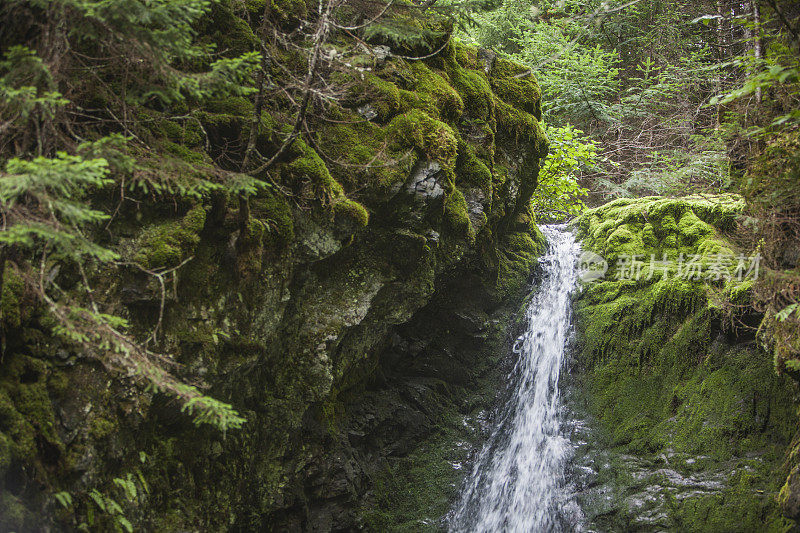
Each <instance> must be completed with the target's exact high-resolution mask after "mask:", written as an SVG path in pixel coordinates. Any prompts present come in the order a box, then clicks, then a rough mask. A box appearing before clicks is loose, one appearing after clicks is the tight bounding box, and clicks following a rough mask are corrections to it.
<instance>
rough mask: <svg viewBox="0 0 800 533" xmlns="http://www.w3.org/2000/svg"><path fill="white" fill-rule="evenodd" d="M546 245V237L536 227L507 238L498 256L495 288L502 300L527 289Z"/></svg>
mask: <svg viewBox="0 0 800 533" xmlns="http://www.w3.org/2000/svg"><path fill="white" fill-rule="evenodd" d="M546 244H547V243H546V241H545V238H544V235H542V233H541V232H540V231H539V228H537V227H536V226H535V225H531V226H530V228H529V230H527V231H521V232H516V233H511V234H510V235H508V236H507V237H506V239H505V241H504V243H503V245H502V247H501V248H500V250H499V254H498V258H499V263H498V267H497V282H496V285H495V287H496V290H497V292H498V294H499V297H500V298H507V297H514V296H516V295H517V294H519V293H520V291H521V290H523V289H525V288H526V285H527V283H528V280H530V278H531V275H532V274H533V269H534V267H535V266H536V264H537V261H538V259H539V256H541V255H542V253H543V252H544V250H545V247H546Z"/></svg>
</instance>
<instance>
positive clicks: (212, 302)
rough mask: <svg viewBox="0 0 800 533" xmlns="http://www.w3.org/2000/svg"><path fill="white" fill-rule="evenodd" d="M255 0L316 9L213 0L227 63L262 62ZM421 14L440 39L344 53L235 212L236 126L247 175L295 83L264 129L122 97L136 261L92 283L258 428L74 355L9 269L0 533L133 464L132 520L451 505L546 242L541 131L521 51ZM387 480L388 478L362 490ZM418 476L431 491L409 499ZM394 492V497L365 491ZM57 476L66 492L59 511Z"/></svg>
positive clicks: (295, 22) (81, 502)
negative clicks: (507, 57) (379, 53)
mask: <svg viewBox="0 0 800 533" xmlns="http://www.w3.org/2000/svg"><path fill="white" fill-rule="evenodd" d="M268 7H269V11H268V16H270V17H272V19H273V20H274V21H275V22H276V23H277V24H278V25H279V26H280V27H282V28H284V29H290V28H297V27H298V26H299V25H300V24H301V23H302V21H304V20H306V18H307V14H308V12H309V11H310V10H311V9H316V7H314V6H311V4H307V3H305V2H302V1H300V2H297V1H295V0H282V1H278V2H271V3H268V2H263V1H262V0H247V1H245V2H234V1H232V0H230V1H228V0H223V1H220V2H217V3H215V4H214V6H213V8H212V10H211V12H210V14H209V16H208V17H206V19H205V20H203V21H201V23H200V24H199V25H198V27H197V32H198V39H199V40H200V41H201V42H202V43H205V44H216V51H217V52H218V53H219V54H220V55H221V56H222V57H231V56H234V55H237V54H240V53H242V52H247V51H258V52H261V51H262V50H260V48H259V47H258V46H256V42H255V39H256V37H255V34H254V32H255V30H257V28H258V27H259V20H260V17H261V16H263V14H264V13H265V12H266V11H265V10H266V9H267V8H268ZM425 24H426V27H421V28H419V29H420V30H422V31H421V33H426V34H434V35H435V37H434V38H433V39H432V41H431V42H428V43H424V45H421V46H420V48H424V49H425V50H427V52H425V53H426V54H427V53H430V52H431V51H433V50H435V49H438V48H440V47H441V49H442V51H441V53H439V54H437V55H434V56H432V57H430V58H427V59H425V60H420V61H409V60H405V59H402V58H400V57H398V56H394V55H389V56H388V57H386V58H385V59H382V60H380V61H379V60H377V59H375V58H374V57H373V56H372V55H369V56H367V54H364V55H363V57H356V58H355V59H354V63H353V65H354V66H357V67H358V68H353V69H352V70H351V71H343V72H340V73H337V74H336V76H337V77H336V79H335V80H332V81H333V82H334V83H337V84H340V85H341V86H343V87H347V89H346V91H347V94H346V95H345V96H344V97H343V98H342V100H341V103H342V106H340V107H337V106H336V105H331V106H329V107H330V109H326V111H325V112H326V113H327V115H326V117H325V118H326V119H327V120H318V119H317V117H318V113H317V111H320V109H315V113H312V114H309V115H308V117H307V122H308V125H309V132H310V133H308V134H306V133H305V131H304V133H303V136H302V137H298V138H296V139H294V141H293V142H292V143H291V145H290V146H289V148H288V149H287V150H286V151H285V153H283V154H282V156H281V157H280V158H279V159H278V160H277V162H276V163H275V165H274V166H273V167H271V168H269V169H268V170H266V171H263V172H261V173H259V174H258V175H256V176H254V177H255V178H256V179H257V180H258V181H259V183H256V184H254V185H253V186H252V188H249V187H245V189H246V191H245V193H246V194H245V195H246V196H247V203H246V204H244V203H242V202H240V194H242V190H243V189H240V188H238V180H239V179H240V178H242V176H241V175H238V174H237V173H238V172H240V171H241V170H242V169H241V162H242V158H243V155H244V149H245V147H246V146H248V145H249V141H250V139H249V138H248V136H249V135H250V131H251V128H252V131H255V134H256V139H254V143H255V147H256V149H257V150H258V153H259V154H260V156H261V157H258V156H256V157H255V158H254V162H253V163H252V164H253V166H252V167H251V168H255V167H256V166H257V165H259V164H261V163H262V162H263V159H265V158H267V157H268V156H269V154H274V153H275V151H276V150H277V149H278V147H279V146H281V144H282V143H283V141H284V139H286V137H287V135H289V134H291V133H292V124H293V119H294V117H293V116H292V115H291V113H289V112H287V109H292V107H291V105H290V102H289V101H288V99H287V98H286V97H284V96H283V95H277V96H276V97H275V98H274V100H270V101H268V102H266V103H265V105H264V106H263V107H264V109H263V110H262V116H261V117H255V120H254V117H253V116H252V114H253V112H254V110H255V106H254V103H253V100H252V97H249V96H234V97H216V98H207V99H205V100H203V101H202V102H184V103H182V104H180V105H175V106H174V108H168V109H167V108H158V109H155V108H154V109H150V108H145V107H138V108H135V109H131V112H132V113H135V116H136V117H137V118H138V119H139V120H140V121H141V123H142V124H144V125H145V126H143V127H142V128H141V129H142V131H140V132H137V134H139V135H140V136H141V138H142V141H143V144H146V145H147V146H148V147H151V148H152V150H148V151H145V150H144V149H141V151H140V152H137V153H134V154H133V155H135V156H136V157H137V159H138V163H139V167H138V168H137V172H136V175H135V176H134V179H133V181H134V183H133V184H132V185H131V184H129V185H130V190H127V189H126V196H130V197H132V198H135V200H136V202H130V203H125V204H124V205H122V206H121V208H120V209H121V211H120V213H119V216H116V217H114V219H113V220H112V221H111V222H110V223H109V227H108V233H109V237H108V238H109V243H110V244H109V246H111V247H114V248H115V250H116V251H117V252H119V253H120V255H121V256H122V258H123V261H122V263H124V265H116V266H114V267H109V268H108V269H106V270H101V269H98V270H96V271H90V272H89V276H90V277H91V278H92V279H91V280H90V281H91V285H92V287H93V288H94V290H95V294H97V295H102V297H103V300H104V304H107V305H106V306H105V307H104V310H105V309H106V308H107V309H109V310H111V311H112V312H113V313H115V314H120V315H122V316H124V317H125V318H126V319H128V320H129V322H130V324H131V327H130V331H131V332H132V333H134V334H135V335H137V336H138V337H139V338H141V339H145V338H151V339H154V341H155V342H154V341H153V340H151V341H150V344H148V348H149V349H153V350H154V351H159V352H164V353H169V354H171V357H174V362H175V363H176V365H175V366H174V369H175V372H176V374H177V375H178V376H179V377H180V378H181V379H185V380H186V381H187V382H191V383H196V384H198V386H201V387H203V390H204V391H206V392H208V393H209V394H210V395H211V396H213V397H215V398H219V399H221V400H223V401H226V402H230V403H231V404H232V405H233V407H234V408H235V409H236V410H237V411H238V412H239V413H240V414H242V415H243V416H244V417H246V418H247V423H246V424H245V426H244V427H243V428H242V429H241V430H237V431H236V432H235V433H234V432H233V431H231V432H229V433H228V434H227V435H223V434H219V433H217V432H214V431H211V430H203V429H197V428H195V427H194V426H193V425H192V424H191V420H190V418H189V417H188V416H186V415H184V414H181V413H180V412H179V409H177V408H176V405H175V403H174V402H172V401H170V400H169V399H167V398H164V397H162V396H161V395H159V394H155V393H153V392H152V391H143V390H142V389H141V388H138V386H136V384H134V383H131V382H129V381H128V380H127V379H126V378H125V377H124V376H116V375H112V374H111V373H109V372H108V371H107V370H105V369H103V368H102V367H101V365H99V364H96V360H95V359H94V358H92V357H89V356H90V355H91V354H87V353H83V351H81V350H78V349H77V348H75V347H72V346H67V345H65V344H64V343H63V342H62V341H61V340H60V339H58V338H57V337H56V336H54V335H53V333H52V331H51V326H52V325H53V324H52V320H51V321H48V319H47V318H46V316H44V314H43V311H42V310H41V309H39V308H37V307H35V306H31V305H28V304H29V302H30V301H32V298H30V296H29V295H27V294H26V292H25V288H24V283H22V281H21V278H20V277H19V271H18V270H17V269H16V267H15V266H14V265H11V264H10V263H9V265H7V267H6V270H5V273H4V283H3V293H2V295H0V303H1V304H2V317H1V318H0V320H2V324H3V327H4V328H5V329H9V330H13V331H15V332H16V331H20V332H22V333H20V335H18V336H16V337H15V338H14V339H13V340H14V343H13V345H12V343H9V346H11V347H12V349H10V350H9V352H8V353H6V354H4V355H3V358H2V361H0V474H2V475H0V478H2V479H3V480H6V479H12V480H14V481H15V482H16V480H17V479H18V478H19V479H22V480H23V481H24V483H25V484H26V487H27V488H26V490H28V489H30V490H28V491H27V492H26V491H19V490H17V487H11V488H9V487H8V486H3V487H2V491H0V529H10V530H11V529H14V530H25V529H26V528H27V529H43V528H51V529H58V527H62V528H66V529H69V528H70V527H72V526H74V525H75V524H79V523H80V522H82V521H86V520H87V519H88V518H87V514H88V511H87V509H88V508H89V506H91V505H94V504H92V500H91V497H90V496H89V493H90V491H91V490H92V489H97V490H99V491H103V492H104V493H106V494H109V495H111V494H113V495H115V497H116V498H118V499H120V500H121V493H120V492H119V486H118V484H115V483H114V481H113V480H114V479H115V478H119V479H127V475H128V474H131V475H132V476H135V478H136V479H137V480H138V479H139V478H138V475H139V474H141V476H142V478H143V479H144V480H145V482H146V484H147V487H148V489H149V495H148V496H147V498H144V499H142V501H141V502H139V503H136V504H133V503H131V504H130V505H128V504H127V503H125V504H124V505H123V506H124V508H125V509H124V512H125V516H126V517H127V518H128V519H130V520H131V521H132V522H134V525H135V527H137V528H142V527H144V528H148V527H149V528H155V529H159V530H170V531H171V530H181V529H198V528H199V529H207V530H214V531H225V530H269V529H281V527H282V526H284V525H285V526H286V527H285V529H287V530H296V529H298V528H299V527H301V526H300V524H306V527H307V528H308V529H314V528H317V529H319V530H330V529H333V530H350V529H353V528H357V527H360V526H361V525H363V524H374V525H375V527H379V525H380V524H383V525H385V527H387V528H389V529H392V528H393V527H395V526H401V525H404V526H405V527H410V528H414V527H415V526H417V525H419V523H418V522H415V521H414V520H413V519H411V518H410V517H411V516H412V515H413V514H414V513H420V516H422V515H425V516H428V515H431V514H435V513H440V512H443V509H445V508H446V506H447V504H448V501H449V499H450V498H451V497H452V495H453V492H454V489H453V487H454V485H455V484H456V483H457V481H458V479H459V477H460V475H461V472H457V471H455V470H454V469H453V468H452V465H451V464H450V463H449V462H448V461H461V460H464V459H465V458H466V454H467V453H468V450H467V449H466V448H461V447H458V446H457V442H460V441H462V440H463V439H465V438H470V439H473V440H474V439H477V438H478V437H479V435H478V434H477V433H476V432H474V431H470V433H471V436H470V435H467V436H465V435H464V434H463V432H464V431H465V429H464V427H463V424H462V423H461V418H460V417H461V414H462V413H463V412H467V411H470V410H479V409H484V408H488V407H489V406H490V405H491V402H492V400H493V398H494V393H493V391H494V390H495V389H496V387H497V381H496V378H498V372H497V370H498V368H499V367H498V359H499V357H500V354H502V353H503V348H502V341H503V339H506V338H507V337H508V329H507V328H508V327H511V326H508V324H511V323H512V321H511V319H510V317H511V313H512V312H513V311H516V310H517V309H516V308H517V306H518V303H519V301H520V299H521V298H522V297H523V296H524V293H525V292H526V291H527V289H528V282H529V281H530V280H531V273H532V270H533V269H534V268H535V265H536V258H537V257H538V255H540V254H541V253H542V251H543V246H544V243H543V239H542V236H541V234H540V233H539V232H538V231H537V230H536V228H535V227H534V226H533V225H532V223H531V220H532V217H530V216H529V213H528V209H529V202H528V200H529V196H530V194H531V192H532V191H533V189H534V188H535V186H536V182H537V175H538V168H539V160H540V159H541V158H542V157H544V155H545V154H546V151H547V140H546V138H545V136H544V134H543V132H542V130H541V127H540V126H539V124H538V120H537V117H538V114H539V111H538V110H539V108H540V102H539V90H538V87H537V86H536V83H535V81H533V79H532V78H531V77H530V76H529V75H528V74H526V73H525V72H524V69H523V68H522V67H520V66H518V65H514V64H512V63H509V62H506V61H504V60H497V61H496V62H495V63H494V66H491V65H488V64H487V63H486V61H484V60H483V59H481V58H482V57H483V55H482V53H481V52H479V51H478V50H477V49H476V48H472V47H465V46H463V45H461V44H459V43H457V42H454V41H450V37H449V34H450V32H451V31H452V28H449V27H447V26H446V24H444V23H439V22H432V23H431V24H432V26H430V27H428V26H429V25H428V23H425ZM375 42H378V41H375ZM329 44H330V46H331V47H332V48H331V49H340V48H341V49H345V48H348V49H349V48H352V45H353V44H355V43H354V41H352V40H349V38H348V37H346V36H341V35H339V36H335V37H333V38H332V40H331V41H330V43H329ZM442 45H445V46H442ZM274 52H275V53H274V55H273V56H271V62H270V66H269V74H270V76H271V77H272V78H273V79H274V80H275V81H276V82H277V83H283V82H288V80H287V78H286V76H287V74H286V71H287V70H288V71H289V72H294V73H302V72H305V69H306V68H307V62H306V59H307V58H306V57H305V56H304V55H303V54H301V53H298V52H296V51H285V50H274ZM392 52H394V53H397V52H400V53H402V47H396V48H395V49H393V50H392ZM410 52H415V51H414V50H406V53H405V54H403V55H410ZM326 53H327V52H326ZM487 65H488V67H487ZM197 67H198V68H204V66H203V65H197ZM520 74H524V75H520ZM100 96H103V95H95V97H96V99H98V100H102V99H101V98H100ZM105 100H109V99H108V98H107V97H106V98H105ZM77 103H78V104H79V105H82V104H83V103H82V102H77ZM98 105H100V104H98ZM107 105H109V104H108V102H106V103H104V104H102V107H106V106H107ZM418 178H419V182H420V183H421V185H420V183H417V182H416V181H415V180H417V179H418ZM241 181H242V182H246V180H244V179H242V180H241ZM423 182H424V183H423ZM417 185H420V187H419V188H418V187H417ZM154 199H156V200H157V201H153V200H154ZM245 208H247V210H249V218H247V219H245V217H244V216H243V215H244V213H246V212H247V210H246V209H245ZM190 258H191V260H189V259H190ZM133 263H135V264H137V265H138V266H140V267H142V268H141V269H140V268H137V267H136V266H135V265H132V264H133ZM176 267H179V268H177V270H175V271H173V270H172V269H175V268H176ZM146 271H149V272H150V274H148V273H147V272H146ZM160 272H167V273H166V274H163V277H162V278H159V277H158V276H161V275H162V274H158V273H160ZM153 274H158V276H155V275H153ZM160 281H163V282H164V283H163V284H161V283H160ZM67 290H68V289H67ZM159 320H161V323H160V328H159V330H158V332H157V335H153V333H154V329H155V325H156V324H157V323H158V322H159ZM23 333H24V334H23ZM151 336H152V337H151ZM445 337H446V339H445ZM75 352H77V353H75ZM170 364H171V363H170ZM170 368H173V367H172V366H171V367H170ZM32 376H35V379H34V377H32ZM493 380H494V381H493ZM81 413H83V414H84V416H82V417H81V416H79V415H80V414H81ZM86 413H88V414H86ZM441 428H446V429H445V430H444V431H440V429H441ZM387 443H389V444H387ZM139 452H143V455H141V456H140V455H139ZM401 454H402V457H403V458H404V459H407V460H404V461H397V459H398V457H401ZM142 457H145V461H144V462H142V459H141V458H142ZM365 457H368V458H370V459H368V460H366V461H362V458H365ZM18 465H23V467H18ZM15 469H18V470H20V471H19V472H17V471H16V470H15ZM400 470H402V472H403V474H402V475H401V476H398V477H403V478H404V479H402V480H400V479H398V480H397V483H396V484H392V483H391V482H387V481H386V479H383V481H381V482H377V481H376V480H378V479H379V478H384V476H383V474H386V473H387V472H388V473H391V472H399V471H400ZM426 473H432V474H433V475H435V476H436V479H435V480H434V481H433V482H431V483H430V488H428V487H427V486H426V487H418V490H414V487H412V484H420V483H422V484H425V485H427V483H425V480H424V476H425V474H426ZM405 474H408V475H405ZM137 483H138V484H137V486H138V487H139V490H140V491H143V490H144V489H143V487H144V486H145V485H144V482H141V481H137ZM176 486H180V487H181V492H180V494H177V493H175V490H174V489H175V487H176ZM32 487H36V488H37V489H36V490H38V493H37V494H36V495H35V496H31V494H32V493H33V489H32ZM42 487H44V490H40V489H41V488H42ZM394 487H400V489H398V494H402V499H403V501H401V502H395V503H397V506H396V507H393V505H391V504H390V500H392V498H388V497H383V496H379V495H378V494H377V493H376V492H375V490H374V489H380V488H383V489H386V490H388V491H392V490H394V489H393V488H394ZM12 489H13V490H12ZM62 490H63V491H66V492H69V493H70V494H72V495H73V499H74V501H75V505H74V506H73V507H72V508H71V509H64V510H60V511H58V512H56V511H54V510H53V509H55V508H56V507H57V506H59V505H60V504H58V503H57V502H55V503H54V500H53V493H57V492H60V491H62ZM145 492H146V491H145ZM145 492H142V494H144V493H145ZM393 496H394V495H392V497H393ZM365 498H367V499H366V500H365ZM365 501H369V502H370V503H375V504H376V507H374V508H373V509H372V511H374V512H371V511H370V510H369V509H366V508H364V507H363V504H364V502H365ZM42 509H44V510H45V512H44V513H43V512H42ZM92 509H94V508H92ZM106 518H108V517H106ZM100 520H102V519H100ZM109 527H111V526H109Z"/></svg>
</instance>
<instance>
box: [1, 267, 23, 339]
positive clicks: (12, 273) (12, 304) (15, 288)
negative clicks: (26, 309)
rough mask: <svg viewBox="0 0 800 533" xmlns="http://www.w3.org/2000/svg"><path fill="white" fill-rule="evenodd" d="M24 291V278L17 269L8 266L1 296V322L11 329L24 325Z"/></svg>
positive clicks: (4, 272)
mask: <svg viewBox="0 0 800 533" xmlns="http://www.w3.org/2000/svg"><path fill="white" fill-rule="evenodd" d="M24 291H25V284H24V282H23V281H22V277H21V276H20V275H19V273H17V270H16V268H14V267H13V266H12V265H10V264H6V265H5V270H4V271H3V294H2V296H0V313H2V314H0V320H2V323H3V324H4V325H5V327H7V328H9V329H13V328H18V327H20V326H21V325H22V317H23V296H24Z"/></svg>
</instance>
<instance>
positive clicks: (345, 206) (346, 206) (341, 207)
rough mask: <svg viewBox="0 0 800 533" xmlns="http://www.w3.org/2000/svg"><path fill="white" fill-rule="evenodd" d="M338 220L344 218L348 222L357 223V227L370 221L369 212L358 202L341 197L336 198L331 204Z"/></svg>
mask: <svg viewBox="0 0 800 533" xmlns="http://www.w3.org/2000/svg"><path fill="white" fill-rule="evenodd" d="M331 209H332V210H333V214H334V217H335V218H336V221H337V222H339V220H340V219H341V220H343V221H345V222H346V223H348V224H355V225H356V226H357V227H362V228H363V227H364V226H366V225H367V223H368V222H369V213H368V212H367V210H366V209H365V208H364V206H363V205H361V204H360V203H358V202H355V201H353V200H349V199H347V198H341V199H338V200H336V201H335V202H334V203H333V205H332V206H331Z"/></svg>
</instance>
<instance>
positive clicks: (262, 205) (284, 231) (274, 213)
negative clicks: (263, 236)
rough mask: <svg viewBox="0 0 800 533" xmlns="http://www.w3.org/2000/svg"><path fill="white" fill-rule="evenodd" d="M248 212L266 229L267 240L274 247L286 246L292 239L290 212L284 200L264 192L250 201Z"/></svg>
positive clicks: (279, 196) (271, 193)
mask: <svg viewBox="0 0 800 533" xmlns="http://www.w3.org/2000/svg"><path fill="white" fill-rule="evenodd" d="M250 212H251V215H252V216H253V217H254V218H257V219H259V220H261V221H263V222H264V223H265V224H266V225H267V226H268V227H269V230H268V233H267V238H269V239H271V240H272V241H273V242H274V243H275V244H276V245H279V246H288V245H289V243H291V242H292V239H293V238H294V222H293V220H292V210H291V207H289V203H288V202H287V201H286V199H285V198H284V197H283V196H282V195H280V193H275V192H272V191H266V192H264V193H262V194H260V195H259V196H256V197H254V198H251V199H250Z"/></svg>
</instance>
